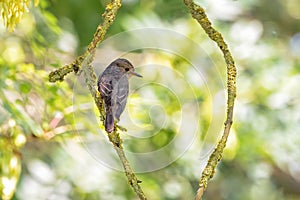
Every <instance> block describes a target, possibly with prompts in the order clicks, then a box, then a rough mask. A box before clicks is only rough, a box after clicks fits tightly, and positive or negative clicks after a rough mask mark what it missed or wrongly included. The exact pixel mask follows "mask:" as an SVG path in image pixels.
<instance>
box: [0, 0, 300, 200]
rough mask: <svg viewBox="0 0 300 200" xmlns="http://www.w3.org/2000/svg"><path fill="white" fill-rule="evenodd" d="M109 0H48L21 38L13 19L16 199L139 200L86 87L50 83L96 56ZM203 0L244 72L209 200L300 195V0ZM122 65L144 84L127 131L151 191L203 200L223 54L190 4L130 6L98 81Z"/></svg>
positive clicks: (1, 121)
mask: <svg viewBox="0 0 300 200" xmlns="http://www.w3.org/2000/svg"><path fill="white" fill-rule="evenodd" d="M108 2H109V1H105V0H100V1H99V0H89V1H84V2H83V1H80V0H65V1H57V0H52V1H50V0H40V1H39V4H38V6H36V7H34V6H33V5H31V6H29V12H26V13H24V15H23V17H22V20H21V21H20V23H19V24H18V25H17V27H16V29H15V31H14V32H8V31H7V30H6V29H5V27H4V25H3V23H2V21H1V20H2V19H1V20H0V21H1V25H0V54H1V57H0V86H1V90H0V96H1V99H0V134H1V135H0V149H1V151H0V161H1V166H0V173H1V175H0V176H1V182H0V189H1V193H2V197H1V198H2V199H10V198H11V199H15V200H17V199H19V200H23V199H24V200H25V199H31V200H41V199H47V200H69V199H72V200H84V199H85V200H97V199H117V200H125V199H137V197H136V196H135V194H134V193H133V191H132V190H131V188H130V187H129V185H128V183H127V179H126V177H125V175H124V174H123V173H122V171H121V166H120V163H119V161H118V158H117V157H116V155H115V153H114V151H113V149H112V146H111V145H110V144H109V143H108V142H107V139H106V136H105V133H104V132H103V130H102V129H101V125H100V124H99V122H98V115H99V114H98V113H97V111H96V109H95V106H94V105H93V102H92V98H91V97H90V96H89V94H88V89H87V88H86V87H85V85H84V80H83V78H82V77H81V76H74V75H73V74H70V75H69V76H68V77H67V78H66V80H65V81H64V82H59V83H55V84H53V83H49V82H48V74H49V72H50V71H52V70H54V69H55V68H57V67H60V66H63V65H64V64H68V63H70V62H71V61H72V60H73V59H74V58H76V57H77V56H78V55H80V54H81V53H83V52H84V51H85V48H86V46H87V45H88V43H89V41H90V40H91V38H92V37H93V34H94V31H95V29H96V27H97V25H98V24H99V22H100V19H101V14H102V13H103V11H104V7H105V5H106V3H108ZM196 2H197V3H199V4H200V5H202V6H203V7H204V8H205V9H206V11H207V14H208V17H209V18H210V19H211V20H212V22H213V25H214V27H216V29H217V30H219V31H220V32H221V33H222V34H223V36H224V38H225V40H226V42H227V43H228V44H229V47H230V49H231V51H232V54H233V57H234V59H235V61H236V65H237V68H238V81H237V86H238V90H237V91H238V95H237V101H236V107H235V114H234V124H233V127H232V130H231V134H230V138H229V141H228V145H227V147H226V150H225V152H224V157H223V159H222V162H221V163H220V164H219V166H218V169H217V172H216V174H215V177H214V178H213V179H212V181H210V183H209V185H208V188H207V190H206V192H205V195H204V199H213V200H220V199H224V200H225V199H231V200H240V199H268V200H281V199H286V200H298V199H300V148H299V147H300V135H299V131H300V90H299V85H300V75H299V71H300V2H299V1H298V0H265V1H258V0H244V1H231V0H210V1H208V0H203V1H199V0H198V1H196ZM0 5H1V2H0ZM145 28H151V29H145ZM140 30H143V31H142V32H140ZM149 30H150V31H149ZM153 30H154V32H153ZM147 31H148V34H147ZM145 32H146V34H145ZM158 33H161V35H159V34H158ZM166 36H169V38H166ZM144 42H146V44H147V45H148V46H147V45H144V44H145V43H144ZM164 45H167V46H164ZM176 48H178V49H176ZM198 52H199V53H198ZM116 57H126V58H128V59H129V60H130V61H131V62H132V63H133V64H134V65H135V66H136V70H137V71H138V72H139V73H141V74H142V75H143V76H144V78H143V79H132V80H131V81H130V83H131V92H130V96H129V100H128V105H127V109H126V111H125V112H124V114H123V115H122V117H121V122H120V123H121V124H122V125H123V126H124V127H126V128H127V129H128V132H127V133H124V134H122V138H123V139H124V146H125V149H126V154H127V155H129V160H130V161H131V163H132V165H133V167H134V169H135V170H136V171H138V172H139V173H138V178H139V179H141V180H142V181H143V182H142V184H141V186H142V188H143V189H144V191H145V193H146V195H147V196H148V197H149V199H170V200H171V199H193V198H194V194H195V191H196V190H197V187H198V180H199V177H200V176H201V171H202V169H203V167H204V165H205V163H206V161H207V158H208V155H209V153H210V152H211V151H212V150H213V147H214V146H215V144H216V142H217V140H218V138H219V137H220V134H221V132H222V128H223V121H224V117H225V116H224V112H225V92H226V88H225V87H224V85H226V70H225V69H226V67H225V63H224V60H223V58H222V55H221V52H220V50H219V49H218V48H217V47H216V45H215V44H214V43H213V42H212V41H210V40H209V39H208V37H207V36H206V35H205V33H204V31H203V30H202V29H201V27H200V26H199V25H198V24H197V23H196V21H195V20H193V19H192V18H191V16H190V14H189V13H188V9H187V8H186V7H185V5H184V4H183V2H182V1H179V0H176V1H174V0H172V1H171V0H157V1H147V0H125V1H124V2H123V6H122V7H121V9H120V10H119V12H118V15H117V19H116V20H115V22H114V24H113V25H112V27H111V28H110V29H109V31H108V33H107V35H106V40H105V41H104V43H103V44H101V45H100V46H99V48H98V51H97V55H96V58H95V61H94V63H93V65H94V67H95V70H96V72H97V74H100V73H101V71H103V69H104V68H105V67H106V66H107V65H108V64H109V63H110V62H111V61H112V60H113V59H115V58H116ZM162 149H163V150H164V151H163V152H159V153H157V150H162ZM155 153H156V154H155ZM149 155H150V156H149ZM147 156H149V159H148V157H147ZM146 157H147V159H145V158H146Z"/></svg>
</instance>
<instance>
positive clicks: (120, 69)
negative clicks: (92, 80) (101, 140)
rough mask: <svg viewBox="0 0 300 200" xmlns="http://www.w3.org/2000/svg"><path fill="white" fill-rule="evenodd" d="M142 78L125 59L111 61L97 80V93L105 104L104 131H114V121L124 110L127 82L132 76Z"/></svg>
mask: <svg viewBox="0 0 300 200" xmlns="http://www.w3.org/2000/svg"><path fill="white" fill-rule="evenodd" d="M132 75H135V76H138V77H142V76H141V75H139V74H137V73H135V72H134V67H133V65H132V64H131V63H130V62H129V61H128V60H126V59H123V58H119V59H117V60H115V61H113V62H112V63H111V64H110V65H109V66H108V67H107V68H106V69H105V70H104V72H103V73H102V74H101V75H100V76H99V78H98V91H99V92H100V94H101V96H102V98H103V100H104V104H105V112H106V118H105V124H104V125H105V130H106V131H107V132H108V133H110V132H112V131H113V129H114V120H115V119H117V120H118V121H119V120H120V115H121V114H122V112H123V111H124V109H125V106H126V102H127V97H128V92H129V82H128V79H129V78H130V77H131V76H132Z"/></svg>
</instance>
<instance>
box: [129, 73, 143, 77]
mask: <svg viewBox="0 0 300 200" xmlns="http://www.w3.org/2000/svg"><path fill="white" fill-rule="evenodd" d="M131 74H132V75H133V76H137V77H141V78H142V77H143V76H142V75H140V74H138V73H136V72H131Z"/></svg>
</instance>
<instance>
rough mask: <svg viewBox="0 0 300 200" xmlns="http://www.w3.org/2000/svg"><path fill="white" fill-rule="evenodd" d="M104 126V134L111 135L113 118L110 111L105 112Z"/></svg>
mask: <svg viewBox="0 0 300 200" xmlns="http://www.w3.org/2000/svg"><path fill="white" fill-rule="evenodd" d="M104 126H105V130H106V132H108V133H111V132H112V131H113V130H114V116H113V114H112V112H111V111H108V112H106V117H105V124H104Z"/></svg>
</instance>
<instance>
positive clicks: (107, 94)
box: [98, 75, 114, 106]
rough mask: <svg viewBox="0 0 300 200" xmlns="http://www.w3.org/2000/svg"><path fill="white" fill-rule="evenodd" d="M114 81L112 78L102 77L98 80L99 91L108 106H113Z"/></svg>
mask: <svg viewBox="0 0 300 200" xmlns="http://www.w3.org/2000/svg"><path fill="white" fill-rule="evenodd" d="M113 88H114V85H113V80H112V78H111V77H110V76H105V75H102V76H101V77H100V78H99V80H98V91H99V92H100V94H101V97H102V98H103V100H104V102H105V105H106V106H109V105H110V106H112V101H111V100H112V99H111V97H112V92H113Z"/></svg>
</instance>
